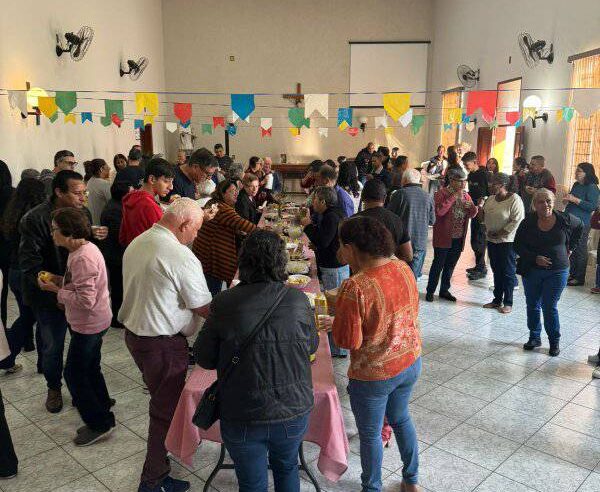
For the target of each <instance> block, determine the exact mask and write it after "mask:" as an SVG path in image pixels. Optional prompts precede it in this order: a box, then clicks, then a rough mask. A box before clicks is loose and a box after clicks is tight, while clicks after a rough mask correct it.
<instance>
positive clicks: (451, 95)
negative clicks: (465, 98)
mask: <svg viewBox="0 0 600 492" xmlns="http://www.w3.org/2000/svg"><path fill="white" fill-rule="evenodd" d="M462 94H463V90H462V89H453V90H450V91H447V92H444V93H442V125H441V132H442V138H441V141H442V145H443V146H444V147H446V148H448V147H449V146H450V145H456V144H457V143H458V141H459V138H460V135H459V128H460V125H456V127H452V130H448V131H444V123H443V122H444V121H446V115H447V112H448V111H449V110H450V109H456V108H460V107H462Z"/></svg>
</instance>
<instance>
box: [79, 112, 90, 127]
mask: <svg viewBox="0 0 600 492" xmlns="http://www.w3.org/2000/svg"><path fill="white" fill-rule="evenodd" d="M86 121H89V122H90V123H92V113H90V112H89V111H85V112H83V113H81V124H82V125H83V124H84V123H85V122H86Z"/></svg>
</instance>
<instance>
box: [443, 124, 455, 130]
mask: <svg viewBox="0 0 600 492" xmlns="http://www.w3.org/2000/svg"><path fill="white" fill-rule="evenodd" d="M453 126H454V125H453V124H452V123H444V131H445V132H447V131H449V130H452V127H453Z"/></svg>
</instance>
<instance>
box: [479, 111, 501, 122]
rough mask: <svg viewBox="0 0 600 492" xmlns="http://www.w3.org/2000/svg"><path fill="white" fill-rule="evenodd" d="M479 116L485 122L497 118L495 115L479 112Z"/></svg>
mask: <svg viewBox="0 0 600 492" xmlns="http://www.w3.org/2000/svg"><path fill="white" fill-rule="evenodd" d="M481 117H482V118H483V121H485V122H486V123H490V122H491V121H492V120H497V118H496V116H495V115H493V114H492V115H489V114H483V113H482V114H481Z"/></svg>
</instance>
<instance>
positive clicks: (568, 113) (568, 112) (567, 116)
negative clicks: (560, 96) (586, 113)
mask: <svg viewBox="0 0 600 492" xmlns="http://www.w3.org/2000/svg"><path fill="white" fill-rule="evenodd" d="M574 114H575V108H573V107H568V106H567V107H564V108H563V110H562V117H563V120H565V121H566V122H567V123H568V122H569V121H571V120H572V119H573V115H574Z"/></svg>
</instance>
